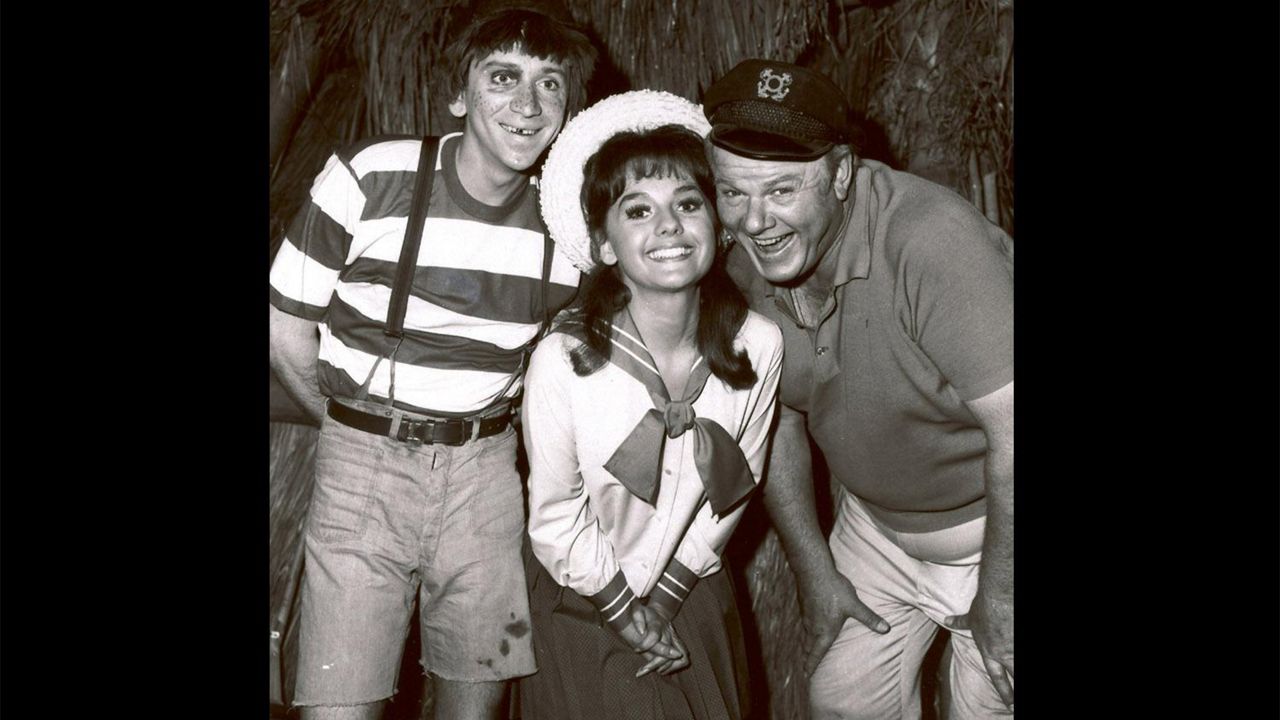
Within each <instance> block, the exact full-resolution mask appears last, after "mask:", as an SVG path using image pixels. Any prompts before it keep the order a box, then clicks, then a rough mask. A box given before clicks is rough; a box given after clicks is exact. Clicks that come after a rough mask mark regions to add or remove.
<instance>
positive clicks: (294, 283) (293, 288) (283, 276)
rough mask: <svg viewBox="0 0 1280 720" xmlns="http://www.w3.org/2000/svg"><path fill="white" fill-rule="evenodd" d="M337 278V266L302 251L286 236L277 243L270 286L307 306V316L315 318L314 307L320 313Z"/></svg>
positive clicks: (326, 303) (327, 302) (330, 294)
mask: <svg viewBox="0 0 1280 720" xmlns="http://www.w3.org/2000/svg"><path fill="white" fill-rule="evenodd" d="M337 282H338V271H337V270H331V269H329V268H327V267H325V266H324V265H323V264H322V263H320V262H317V261H316V260H315V259H314V258H311V257H308V256H307V255H305V254H303V253H302V252H301V251H300V250H298V248H297V247H296V246H294V244H293V241H292V240H290V239H289V238H287V237H286V238H285V240H284V242H282V243H280V250H278V251H277V252H276V260H275V262H274V263H272V265H271V287H272V288H273V289H274V290H275V291H277V292H279V293H280V294H281V295H283V296H284V297H286V298H288V299H290V300H292V301H293V302H295V303H300V304H302V305H306V306H308V308H309V310H308V313H307V315H306V317H308V318H310V319H318V317H316V316H315V311H316V310H319V311H320V314H323V312H324V308H325V306H327V305H328V304H329V298H330V297H331V296H332V295H333V287H334V285H335V284H337Z"/></svg>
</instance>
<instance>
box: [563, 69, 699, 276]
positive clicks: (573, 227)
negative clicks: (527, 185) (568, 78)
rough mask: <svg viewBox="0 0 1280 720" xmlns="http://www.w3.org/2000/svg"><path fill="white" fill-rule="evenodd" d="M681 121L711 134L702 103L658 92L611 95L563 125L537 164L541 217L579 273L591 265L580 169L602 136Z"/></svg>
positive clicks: (640, 91)
mask: <svg viewBox="0 0 1280 720" xmlns="http://www.w3.org/2000/svg"><path fill="white" fill-rule="evenodd" d="M663 125H682V126H684V127H686V128H688V129H690V130H692V131H693V132H695V133H697V134H698V135H699V136H701V137H706V136H707V133H709V132H711V124H710V123H708V122H707V118H706V116H705V115H703V113H702V106H701V105H695V104H694V103H691V102H689V101H688V100H685V99H684V98H682V97H680V96H679V95H673V94H671V93H669V92H663V91H661V90H632V91H630V92H624V93H619V94H617V95H611V96H609V97H607V98H605V99H603V100H601V101H600V102H598V103H596V104H595V105H592V106H591V107H589V108H587V109H586V110H583V111H582V112H580V113H578V114H577V115H576V116H574V118H573V119H572V120H570V121H569V123H568V124H567V125H565V128H564V130H562V131H561V132H560V136H559V137H558V138H556V141H555V144H554V145H552V146H551V150H550V151H549V152H548V153H547V161H546V162H545V163H543V166H542V179H541V180H540V181H539V183H538V185H539V186H540V190H541V198H542V200H541V202H542V219H543V220H544V221H545V222H546V224H547V230H549V231H550V232H551V237H552V239H553V240H555V244H556V250H557V251H558V252H559V253H560V254H561V255H564V256H565V258H567V259H568V260H569V262H571V263H573V264H574V266H575V267H577V268H578V269H579V270H581V271H582V272H584V273H585V272H588V271H589V270H591V268H592V267H593V266H594V265H595V263H594V261H592V259H591V236H590V233H588V231H587V222H586V219H585V217H584V213H583V211H582V169H583V167H584V166H585V165H586V164H587V160H589V159H590V158H591V156H592V155H594V154H595V153H596V151H597V150H599V149H600V146H601V145H603V144H604V143H605V141H606V140H608V139H609V138H611V137H613V136H614V135H617V134H618V133H620V132H625V131H644V130H652V129H654V128H656V127H661V126H663Z"/></svg>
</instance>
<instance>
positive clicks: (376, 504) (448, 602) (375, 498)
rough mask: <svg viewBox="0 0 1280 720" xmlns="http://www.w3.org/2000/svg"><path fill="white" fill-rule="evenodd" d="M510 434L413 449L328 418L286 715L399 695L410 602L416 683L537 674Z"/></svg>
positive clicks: (521, 508)
mask: <svg viewBox="0 0 1280 720" xmlns="http://www.w3.org/2000/svg"><path fill="white" fill-rule="evenodd" d="M515 462H516V433H515V431H514V430H513V429H511V428H508V429H507V430H505V431H503V432H500V433H498V434H496V435H493V436H491V437H486V438H480V439H478V440H473V441H471V442H468V443H466V444H465V445H461V446H456V447H454V446H447V445H411V444H409V443H405V442H402V441H399V440H395V439H393V438H387V437H380V436H377V435H371V434H369V433H366V432H363V431H361V430H356V429H354V428H349V427H347V426H345V425H342V424H340V423H338V422H335V421H334V420H333V419H332V418H329V417H327V416H326V417H325V419H324V423H323V424H322V426H321V429H320V439H319V442H318V444H317V446H316V472H315V477H316V484H315V490H314V494H313V496H312V499H311V506H310V508H309V510H308V515H307V526H306V539H305V542H306V560H305V565H304V570H303V580H302V593H301V601H300V603H301V606H300V620H299V621H300V625H299V638H298V639H299V651H298V655H299V657H298V680H297V688H296V692H295V694H294V699H293V704H294V705H356V704H363V703H368V702H375V701H378V700H383V699H386V698H388V697H391V696H392V695H393V694H395V691H396V683H397V679H398V677H397V676H398V674H399V669H400V665H401V659H402V656H403V652H404V644H405V640H406V639H407V637H408V632H409V621H410V620H411V614H412V608H413V601H414V597H415V595H416V596H417V599H418V606H419V613H418V620H419V622H420V623H421V634H422V657H421V664H422V667H423V668H424V670H426V671H427V672H430V673H432V674H434V675H436V676H438V677H441V678H444V679H446V680H458V681H467V682H484V681H498V680H505V679H509V678H513V677H519V676H523V675H528V674H530V673H532V672H534V670H535V669H536V665H535V663H534V658H533V649H532V646H531V641H530V633H529V602H528V595H527V592H526V588H525V577H524V568H523V565H522V563H521V557H520V543H521V538H522V536H523V534H524V527H525V518H524V494H523V489H522V487H521V482H520V477H519V475H518V474H517V472H516V466H515Z"/></svg>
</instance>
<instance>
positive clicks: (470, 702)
mask: <svg viewBox="0 0 1280 720" xmlns="http://www.w3.org/2000/svg"><path fill="white" fill-rule="evenodd" d="M434 679H435V688H434V689H435V693H436V720H499V716H498V711H499V709H500V705H501V704H502V695H503V692H504V691H506V689H507V683H506V682H505V681H502V680H498V681H494V682H462V681H460V680H445V679H444V678H442V677H436V678H434Z"/></svg>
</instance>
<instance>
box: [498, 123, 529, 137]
mask: <svg viewBox="0 0 1280 720" xmlns="http://www.w3.org/2000/svg"><path fill="white" fill-rule="evenodd" d="M498 124H499V125H502V129H503V130H506V131H507V132H509V133H511V134H512V135H520V136H523V137H528V136H530V135H533V134H535V133H537V132H538V131H537V130H521V129H520V128H518V127H512V126H510V125H503V124H502V123H498Z"/></svg>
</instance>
